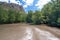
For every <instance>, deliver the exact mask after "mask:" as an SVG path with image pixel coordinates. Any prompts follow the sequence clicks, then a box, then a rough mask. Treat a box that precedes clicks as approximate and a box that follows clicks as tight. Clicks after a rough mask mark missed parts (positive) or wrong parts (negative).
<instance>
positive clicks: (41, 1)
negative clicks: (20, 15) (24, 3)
mask: <svg viewBox="0 0 60 40" xmlns="http://www.w3.org/2000/svg"><path fill="white" fill-rule="evenodd" d="M50 1H51V0H38V2H37V4H35V6H37V7H38V8H39V9H42V8H43V6H44V5H45V4H47V3H48V2H50Z"/></svg>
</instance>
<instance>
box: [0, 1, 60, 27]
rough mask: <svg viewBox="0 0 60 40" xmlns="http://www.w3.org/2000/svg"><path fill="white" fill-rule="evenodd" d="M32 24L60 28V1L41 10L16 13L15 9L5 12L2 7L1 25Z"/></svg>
mask: <svg viewBox="0 0 60 40" xmlns="http://www.w3.org/2000/svg"><path fill="white" fill-rule="evenodd" d="M21 22H24V23H31V24H47V25H51V26H56V27H57V26H58V27H59V26H60V0H51V2H49V3H47V4H46V5H44V7H43V8H42V9H41V10H36V11H35V12H33V11H31V10H30V11H28V13H25V12H23V11H18V12H17V11H16V10H13V9H9V10H5V9H4V8H3V7H1V6H0V24H5V23H21Z"/></svg>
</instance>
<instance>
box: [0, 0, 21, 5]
mask: <svg viewBox="0 0 60 40" xmlns="http://www.w3.org/2000/svg"><path fill="white" fill-rule="evenodd" d="M0 1H2V2H7V3H8V1H9V0H0ZM10 3H15V4H19V5H21V3H20V1H16V0H10Z"/></svg>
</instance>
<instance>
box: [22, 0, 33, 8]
mask: <svg viewBox="0 0 60 40" xmlns="http://www.w3.org/2000/svg"><path fill="white" fill-rule="evenodd" d="M23 1H24V2H25V3H26V4H25V5H24V8H26V7H28V6H31V5H33V2H34V0H23Z"/></svg>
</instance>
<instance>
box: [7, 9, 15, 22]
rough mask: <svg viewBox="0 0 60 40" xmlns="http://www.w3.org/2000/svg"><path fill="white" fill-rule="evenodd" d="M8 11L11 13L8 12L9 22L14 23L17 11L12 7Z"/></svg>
mask: <svg viewBox="0 0 60 40" xmlns="http://www.w3.org/2000/svg"><path fill="white" fill-rule="evenodd" d="M8 12H9V13H8V17H9V19H8V22H9V23H14V22H15V18H16V13H15V11H14V10H12V9H10V10H9V11H8Z"/></svg>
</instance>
